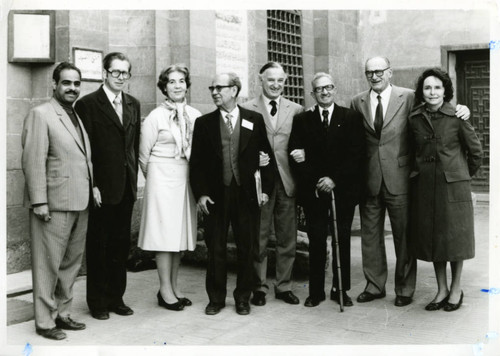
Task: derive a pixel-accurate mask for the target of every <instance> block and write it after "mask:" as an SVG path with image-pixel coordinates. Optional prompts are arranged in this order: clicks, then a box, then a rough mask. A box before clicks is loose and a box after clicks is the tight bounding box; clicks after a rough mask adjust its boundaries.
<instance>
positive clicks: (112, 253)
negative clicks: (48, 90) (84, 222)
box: [75, 52, 141, 320]
mask: <svg viewBox="0 0 500 356" xmlns="http://www.w3.org/2000/svg"><path fill="white" fill-rule="evenodd" d="M103 68H104V69H103V71H102V75H103V79H104V85H102V86H101V87H100V88H99V89H97V90H96V91H95V92H93V93H90V94H88V95H86V96H84V97H83V98H82V99H80V100H79V101H78V102H77V103H76V105H75V110H76V112H77V113H78V115H80V117H81V119H82V122H83V125H84V126H85V129H86V130H87V132H88V134H89V138H90V145H91V147H92V163H93V165H94V177H95V180H94V189H93V191H94V192H93V193H94V199H95V202H96V204H95V206H94V207H93V208H92V209H91V210H90V215H89V227H88V232H87V255H86V256H87V304H88V307H89V309H90V312H91V315H92V317H94V318H95V319H98V320H105V319H109V312H110V311H112V312H114V313H116V314H118V315H132V314H133V311H132V309H131V308H129V307H128V306H127V305H125V303H124V301H123V295H124V293H125V287H126V284H127V270H126V266H125V264H126V262H127V258H128V253H129V247H130V225H131V220H132V208H133V206H134V201H135V200H136V195H137V170H138V162H139V161H138V156H139V150H138V148H139V134H140V128H141V113H140V104H139V101H138V100H137V99H136V98H134V97H133V96H131V95H129V94H126V93H125V91H124V90H125V88H126V86H127V83H128V80H129V79H130V77H131V70H132V66H131V64H130V61H129V59H128V58H127V57H126V56H125V55H124V54H123V53H119V52H113V53H109V54H108V55H106V56H105V57H104V60H103Z"/></svg>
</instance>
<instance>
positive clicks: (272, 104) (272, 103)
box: [269, 100, 278, 116]
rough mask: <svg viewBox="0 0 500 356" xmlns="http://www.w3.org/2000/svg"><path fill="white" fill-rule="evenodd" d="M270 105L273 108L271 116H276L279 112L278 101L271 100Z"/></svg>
mask: <svg viewBox="0 0 500 356" xmlns="http://www.w3.org/2000/svg"><path fill="white" fill-rule="evenodd" d="M269 104H271V106H272V109H271V116H274V115H276V113H277V112H278V109H277V107H276V101H274V100H271V101H270V102H269Z"/></svg>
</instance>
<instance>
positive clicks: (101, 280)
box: [86, 185, 134, 310]
mask: <svg viewBox="0 0 500 356" xmlns="http://www.w3.org/2000/svg"><path fill="white" fill-rule="evenodd" d="M133 207H134V198H133V195H132V192H131V190H130V188H128V185H127V188H126V189H125V193H124V195H123V199H122V201H121V202H120V203H118V204H102V205H101V207H100V208H97V207H94V208H92V209H91V210H90V215H89V227H88V232H87V244H86V245H87V251H86V256H87V305H88V306H89V309H90V310H106V309H108V308H111V307H113V306H117V305H122V304H123V299H122V297H123V294H124V293H125V288H126V286H127V269H126V262H127V258H128V254H129V249H130V224H131V220H132V209H133Z"/></svg>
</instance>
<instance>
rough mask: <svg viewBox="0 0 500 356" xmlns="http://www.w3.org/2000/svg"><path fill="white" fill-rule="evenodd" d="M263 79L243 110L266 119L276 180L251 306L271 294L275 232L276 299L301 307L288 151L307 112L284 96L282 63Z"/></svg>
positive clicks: (265, 212) (264, 219) (264, 217)
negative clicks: (295, 286) (297, 121)
mask: <svg viewBox="0 0 500 356" xmlns="http://www.w3.org/2000/svg"><path fill="white" fill-rule="evenodd" d="M259 79H260V81H261V84H262V95H260V96H258V97H257V98H255V99H253V100H250V101H248V102H246V103H244V104H243V105H242V107H244V108H246V109H249V110H253V111H256V112H258V113H260V114H262V116H263V117H264V123H265V124H266V131H267V138H268V140H269V142H270V144H271V148H272V150H273V155H272V160H273V161H274V162H273V163H275V164H273V169H274V171H275V180H274V189H273V191H272V193H271V195H270V198H269V203H268V204H266V205H265V206H263V207H262V210H261V220H260V233H259V242H258V244H257V246H256V254H255V262H254V268H255V272H256V274H257V281H256V285H255V288H254V291H253V297H252V300H251V302H252V304H254V305H258V306H262V305H265V304H266V294H267V292H268V291H269V286H268V284H267V245H268V241H269V238H270V236H271V235H272V233H273V232H274V233H275V236H276V245H275V250H276V283H275V285H274V292H275V296H276V298H277V299H280V300H283V301H284V302H285V303H288V304H299V303H300V301H299V298H297V297H296V296H295V294H293V292H292V280H291V279H292V269H293V263H294V261H295V248H296V244H297V208H296V204H295V191H296V187H295V180H294V177H293V176H292V173H291V172H290V166H289V163H288V152H287V149H288V139H289V138H290V131H291V130H292V121H293V117H294V116H295V115H296V114H298V113H300V112H302V111H303V109H302V106H300V105H299V104H296V103H294V102H293V101H290V100H288V99H286V98H284V97H283V96H282V93H283V89H284V87H285V82H286V79H287V75H286V73H285V71H284V70H283V67H282V66H281V65H280V64H279V63H276V62H269V63H266V64H265V65H264V66H263V67H262V68H261V69H260V72H259ZM273 226H274V229H273Z"/></svg>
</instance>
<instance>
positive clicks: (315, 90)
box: [313, 84, 335, 93]
mask: <svg viewBox="0 0 500 356" xmlns="http://www.w3.org/2000/svg"><path fill="white" fill-rule="evenodd" d="M324 89H326V91H332V90H333V89H335V85H333V84H328V85H324V86H322V87H316V88H314V89H313V90H314V92H315V93H321V92H322V91H323V90H324Z"/></svg>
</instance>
